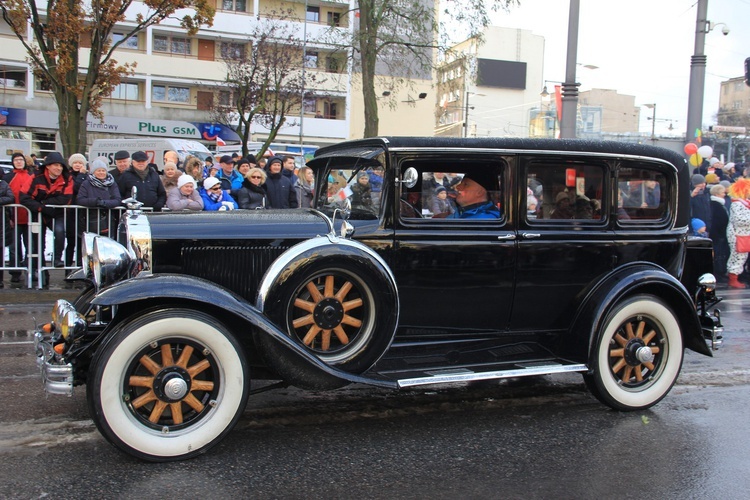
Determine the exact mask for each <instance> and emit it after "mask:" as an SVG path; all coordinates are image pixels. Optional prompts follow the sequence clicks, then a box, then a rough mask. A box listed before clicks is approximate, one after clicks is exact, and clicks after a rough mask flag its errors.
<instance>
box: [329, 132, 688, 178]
mask: <svg viewBox="0 0 750 500" xmlns="http://www.w3.org/2000/svg"><path fill="white" fill-rule="evenodd" d="M374 145H380V146H385V147H386V148H388V149H395V148H407V147H408V148H470V149H510V150H514V149H515V150H539V151H569V152H581V153H607V154H615V155H634V156H645V157H651V158H659V159H662V160H665V161H668V162H669V163H671V164H673V165H674V166H675V167H676V168H677V170H678V171H679V172H682V171H683V170H684V169H686V168H687V163H686V161H685V159H684V158H683V157H682V156H681V155H680V154H678V153H676V152H674V151H672V150H669V149H665V148H660V147H655V146H650V145H646V144H637V143H630V142H616V141H591V140H585V139H523V138H501V137H476V138H474V137H471V138H458V137H408V136H398V137H373V138H369V139H358V140H353V141H346V142H342V143H340V144H336V145H332V146H325V147H322V148H320V149H318V150H317V151H316V152H315V156H316V157H318V156H324V155H329V154H336V153H337V152H339V151H340V150H351V149H353V148H356V147H372V146H374Z"/></svg>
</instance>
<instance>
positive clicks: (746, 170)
mask: <svg viewBox="0 0 750 500" xmlns="http://www.w3.org/2000/svg"><path fill="white" fill-rule="evenodd" d="M690 212H691V218H692V219H691V228H692V231H693V234H694V235H695V236H699V237H708V238H710V239H711V240H712V242H713V248H714V274H715V275H716V278H717V279H718V280H719V281H720V282H725V283H727V285H728V286H729V287H731V288H746V287H747V284H746V282H745V281H746V280H747V279H748V277H749V276H748V275H749V274H750V273H748V272H747V267H746V265H747V257H748V253H747V252H741V251H738V248H737V242H738V238H737V236H750V166H746V165H745V164H744V163H740V164H735V163H732V162H729V163H726V164H725V163H723V162H722V161H721V160H720V159H718V158H711V159H709V160H704V161H703V162H702V164H701V165H700V166H698V167H696V168H695V169H694V170H693V174H692V176H691V178H690Z"/></svg>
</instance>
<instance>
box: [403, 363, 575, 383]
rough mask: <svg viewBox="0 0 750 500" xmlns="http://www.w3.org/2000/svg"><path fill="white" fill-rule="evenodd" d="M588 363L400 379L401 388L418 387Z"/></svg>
mask: <svg viewBox="0 0 750 500" xmlns="http://www.w3.org/2000/svg"><path fill="white" fill-rule="evenodd" d="M585 371H588V367H587V366H586V365H544V366H530V367H528V368H518V369H515V370H499V371H493V372H474V371H471V370H469V369H456V370H445V371H442V372H434V374H433V375H431V376H429V377H417V378H407V379H402V380H398V381H397V382H396V383H397V384H398V386H399V388H404V387H416V386H420V385H432V384H447V383H453V382H471V381H476V380H495V379H503V378H511V377H527V376H532V375H551V374H555V373H568V372H585Z"/></svg>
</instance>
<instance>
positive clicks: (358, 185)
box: [318, 161, 384, 220]
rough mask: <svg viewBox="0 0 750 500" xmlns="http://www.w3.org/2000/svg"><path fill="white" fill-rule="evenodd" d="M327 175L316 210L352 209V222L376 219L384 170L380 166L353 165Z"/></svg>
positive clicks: (335, 169) (354, 162)
mask: <svg viewBox="0 0 750 500" xmlns="http://www.w3.org/2000/svg"><path fill="white" fill-rule="evenodd" d="M340 167H341V168H332V169H330V170H328V171H327V175H326V177H325V178H324V179H323V181H324V186H323V191H322V193H321V196H320V197H319V199H318V209H321V210H324V209H326V208H330V209H333V208H336V207H339V208H343V207H344V206H345V203H346V200H349V204H350V206H351V215H350V217H351V219H354V220H357V219H360V220H362V219H376V218H377V217H378V216H379V214H380V202H381V192H382V189H383V174H384V170H383V167H382V166H381V164H373V165H363V164H359V165H358V164H357V162H356V161H353V162H352V163H351V164H348V165H347V164H341V165H340Z"/></svg>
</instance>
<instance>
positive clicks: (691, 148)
mask: <svg viewBox="0 0 750 500" xmlns="http://www.w3.org/2000/svg"><path fill="white" fill-rule="evenodd" d="M697 152H698V145H697V144H695V143H692V142H688V143H687V144H685V154H686V155H688V156H689V155H692V154H695V153H697Z"/></svg>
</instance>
